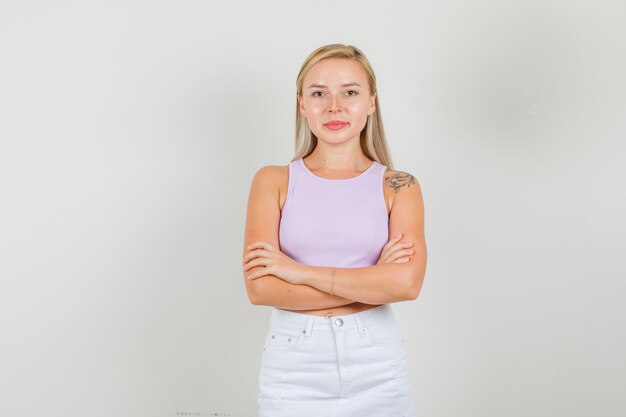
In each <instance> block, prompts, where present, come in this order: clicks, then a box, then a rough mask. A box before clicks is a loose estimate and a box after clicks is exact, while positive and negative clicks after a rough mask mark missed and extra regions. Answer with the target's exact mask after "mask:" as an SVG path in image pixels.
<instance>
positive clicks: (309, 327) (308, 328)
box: [304, 314, 315, 340]
mask: <svg viewBox="0 0 626 417" xmlns="http://www.w3.org/2000/svg"><path fill="white" fill-rule="evenodd" d="M314 319H315V316H314V315H313V314H311V317H309V320H308V321H307V323H306V329H305V331H304V338H305V339H306V340H309V339H310V338H311V333H313V321H314Z"/></svg>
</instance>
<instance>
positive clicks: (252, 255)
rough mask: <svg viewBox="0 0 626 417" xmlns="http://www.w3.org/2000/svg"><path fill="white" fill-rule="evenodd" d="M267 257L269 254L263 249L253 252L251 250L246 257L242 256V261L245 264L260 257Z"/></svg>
mask: <svg viewBox="0 0 626 417" xmlns="http://www.w3.org/2000/svg"><path fill="white" fill-rule="evenodd" d="M268 255H269V252H268V251H266V250H265V249H254V250H251V251H250V252H249V253H248V254H247V255H246V256H244V258H243V259H244V263H245V262H249V261H251V260H252V259H255V258H258V257H261V256H268Z"/></svg>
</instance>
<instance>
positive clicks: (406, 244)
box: [389, 242, 413, 251]
mask: <svg viewBox="0 0 626 417" xmlns="http://www.w3.org/2000/svg"><path fill="white" fill-rule="evenodd" d="M411 246H413V242H398V243H396V244H395V245H393V246H392V247H391V248H389V250H390V251H399V250H402V249H405V248H410V247H411Z"/></svg>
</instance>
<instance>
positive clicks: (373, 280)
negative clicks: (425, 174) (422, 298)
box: [303, 171, 427, 304]
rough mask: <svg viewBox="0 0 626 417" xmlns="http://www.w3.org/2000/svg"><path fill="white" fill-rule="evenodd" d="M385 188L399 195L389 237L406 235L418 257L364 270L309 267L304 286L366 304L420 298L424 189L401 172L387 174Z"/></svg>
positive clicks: (390, 219) (394, 205)
mask: <svg viewBox="0 0 626 417" xmlns="http://www.w3.org/2000/svg"><path fill="white" fill-rule="evenodd" d="M385 186H386V187H391V188H393V190H394V192H395V193H396V195H395V199H394V203H393V206H392V209H391V213H390V214H389V216H390V217H389V236H396V235H398V234H399V233H403V235H404V236H403V240H404V239H406V241H409V242H413V249H414V251H415V252H414V256H412V257H409V261H408V262H405V263H402V264H382V265H374V266H367V267H362V268H332V267H317V266H309V267H308V268H307V271H308V274H307V276H306V277H305V279H304V281H303V283H304V284H307V285H310V286H312V287H314V288H317V289H320V290H322V291H327V292H331V285H332V288H333V291H332V292H333V293H334V294H336V295H339V296H341V297H346V298H349V299H351V300H355V301H359V302H361V303H366V304H385V303H392V302H396V301H407V300H415V299H416V298H417V296H418V295H419V293H420V290H421V288H422V283H423V280H424V274H425V271H426V257H427V252H426V242H425V238H424V204H423V201H422V192H421V188H420V185H419V183H418V182H417V180H416V179H415V177H413V176H412V175H411V174H407V173H405V172H401V171H390V172H389V173H386V174H385ZM333 269H334V270H335V276H334V279H333V278H332V270H333ZM331 281H334V282H331Z"/></svg>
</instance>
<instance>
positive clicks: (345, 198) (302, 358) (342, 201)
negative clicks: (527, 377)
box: [243, 44, 426, 417]
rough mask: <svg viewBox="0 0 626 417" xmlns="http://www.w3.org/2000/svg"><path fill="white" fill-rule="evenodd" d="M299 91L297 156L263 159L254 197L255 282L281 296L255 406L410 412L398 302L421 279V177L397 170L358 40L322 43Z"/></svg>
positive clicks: (286, 416) (258, 293) (251, 276)
mask: <svg viewBox="0 0 626 417" xmlns="http://www.w3.org/2000/svg"><path fill="white" fill-rule="evenodd" d="M296 91H297V102H296V155H295V157H294V158H293V159H292V161H291V162H290V163H289V164H288V165H287V166H272V165H269V166H265V167H263V168H261V169H259V170H258V171H257V173H256V174H255V176H254V178H253V180H252V185H251V188H250V194H249V199H248V212H247V218H246V228H245V242H244V256H243V271H244V277H245V284H246V290H247V293H248V297H249V299H250V301H251V302H252V303H253V304H256V305H266V306H272V307H274V308H273V309H272V313H271V319H270V324H269V331H268V333H267V336H266V339H265V344H264V347H263V354H262V359H261V370H260V374H259V393H258V396H257V400H258V404H259V408H260V410H259V416H260V417H307V416H315V417H327V416H328V417H330V416H333V417H347V416H367V417H412V416H413V415H414V411H413V405H412V400H411V393H410V384H409V381H408V375H407V369H406V351H405V347H404V339H403V337H402V335H401V334H400V333H399V331H398V327H397V325H396V321H395V318H394V314H393V311H392V309H391V306H390V304H391V303H394V302H398V301H407V300H415V299H416V298H417V296H418V294H419V292H420V289H421V287H422V281H423V277H424V273H425V269H426V244H425V239H424V208H423V202H422V194H421V189H420V186H419V183H418V181H417V180H416V179H415V178H414V177H413V176H412V175H411V174H408V173H406V172H401V171H393V170H391V169H388V167H389V168H392V163H391V157H390V155H389V151H388V148H387V143H386V139H385V134H384V130H383V124H382V118H381V112H380V106H379V103H378V96H377V90H376V77H375V75H374V72H373V70H372V68H371V66H370V64H369V62H368V60H367V58H366V57H365V56H364V55H363V53H362V52H361V51H360V50H359V49H357V48H356V47H354V46H350V45H341V44H333V45H326V46H323V47H321V48H318V49H317V50H315V51H313V52H312V53H311V54H310V55H309V56H308V57H307V59H306V60H305V62H304V64H303V65H302V67H301V69H300V73H299V74H298V78H297V82H296ZM390 237H391V239H389V238H390Z"/></svg>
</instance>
